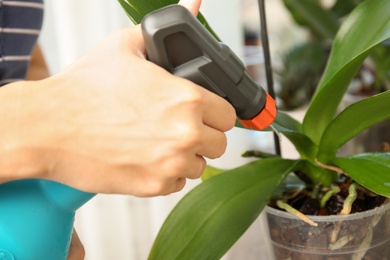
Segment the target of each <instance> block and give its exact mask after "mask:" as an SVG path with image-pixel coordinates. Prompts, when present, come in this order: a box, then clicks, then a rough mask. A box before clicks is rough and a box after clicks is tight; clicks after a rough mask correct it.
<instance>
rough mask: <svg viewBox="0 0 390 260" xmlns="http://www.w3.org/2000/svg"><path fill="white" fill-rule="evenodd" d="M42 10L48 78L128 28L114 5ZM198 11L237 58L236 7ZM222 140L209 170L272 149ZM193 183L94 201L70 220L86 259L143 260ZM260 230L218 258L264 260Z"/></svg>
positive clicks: (216, 0)
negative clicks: (156, 193) (222, 150)
mask: <svg viewBox="0 0 390 260" xmlns="http://www.w3.org/2000/svg"><path fill="white" fill-rule="evenodd" d="M140 1H142V0H140ZM45 4H46V14H45V20H44V28H43V32H42V35H41V37H40V44H41V46H42V47H43V50H44V54H45V56H46V59H47V62H48V64H49V66H50V70H51V72H52V73H56V72H58V71H59V70H61V69H62V68H64V67H65V66H67V65H68V64H69V63H71V62H72V61H74V60H75V59H76V58H77V57H80V56H81V55H82V54H83V53H84V52H86V51H87V50H88V49H90V48H91V47H93V46H94V45H95V44H96V43H97V42H99V41H100V40H101V39H102V38H103V37H104V36H105V35H106V34H107V33H108V32H110V31H112V30H114V29H116V28H120V27H125V26H131V22H130V21H129V19H128V18H127V16H126V15H125V14H124V12H123V10H122V9H121V7H120V5H119V3H118V2H117V1H116V0H82V1H80V0H66V1H64V0H45ZM201 10H202V12H203V13H204V14H205V16H206V18H207V19H208V21H209V22H210V24H211V25H212V27H213V28H214V29H215V30H216V32H217V33H218V34H219V36H220V37H221V38H222V39H223V41H224V42H225V43H227V44H228V45H229V46H230V47H231V48H232V49H233V50H234V51H235V52H236V53H237V54H238V55H239V56H241V52H242V48H241V46H242V41H243V40H242V28H241V26H240V16H239V10H240V1H239V0H204V1H203V5H202V9H201ZM102 66H104V64H102ZM228 138H229V146H228V150H227V153H226V154H225V155H224V156H223V157H222V158H221V159H218V160H214V161H209V163H210V164H211V165H214V166H218V167H223V168H231V167H234V166H237V165H240V164H243V163H245V162H247V161H248V160H244V159H242V158H241V157H240V153H241V152H242V151H243V150H245V149H248V148H258V147H259V146H261V147H263V148H264V147H272V143H271V142H272V139H271V138H269V136H267V135H265V134H262V133H254V132H250V133H249V134H248V133H247V132H243V131H242V130H240V129H234V130H232V131H230V132H229V133H228ZM198 183H199V181H192V182H189V183H188V185H187V187H186V188H185V189H184V190H183V191H182V192H179V193H177V194H172V195H170V196H166V197H158V198H150V199H140V198H134V197H131V196H119V195H101V194H100V195H97V196H96V197H95V198H93V199H92V200H91V201H90V202H88V203H87V204H86V205H84V206H83V207H82V208H81V209H80V210H79V211H78V212H77V215H76V223H75V226H76V229H77V230H78V233H79V235H80V237H81V240H82V241H83V244H84V246H85V248H86V253H87V257H86V259H87V260H92V259H93V260H108V259H119V260H121V259H134V260H138V259H146V258H147V255H148V252H149V250H150V247H151V245H152V243H153V240H154V238H155V236H156V234H157V232H158V230H159V228H160V227H161V224H162V223H163V221H164V219H165V218H166V216H167V215H168V213H169V212H170V210H171V209H172V208H173V207H174V205H175V204H176V202H177V201H178V200H179V199H180V198H181V197H182V196H183V195H184V194H185V193H186V192H188V191H189V190H190V189H191V188H193V187H194V186H195V185H197V184H198ZM262 225H263V222H260V221H258V222H256V223H255V224H254V226H253V227H251V229H250V230H249V231H248V232H247V234H246V235H245V236H244V237H243V238H242V239H241V240H240V241H239V243H238V244H237V245H236V246H235V247H234V248H233V249H232V250H231V251H230V252H229V253H228V255H226V256H225V257H224V258H225V259H246V260H248V259H270V258H269V257H268V255H267V253H268V251H267V250H265V248H266V241H265V240H264V234H263V233H262V232H263V231H262V230H263V229H262Z"/></svg>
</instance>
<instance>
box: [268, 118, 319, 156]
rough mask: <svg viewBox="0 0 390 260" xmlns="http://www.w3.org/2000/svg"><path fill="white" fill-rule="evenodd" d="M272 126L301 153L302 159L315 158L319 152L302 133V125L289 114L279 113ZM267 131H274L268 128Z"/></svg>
mask: <svg viewBox="0 0 390 260" xmlns="http://www.w3.org/2000/svg"><path fill="white" fill-rule="evenodd" d="M272 126H273V127H274V128H275V129H276V130H277V131H278V132H280V133H282V134H283V135H284V136H285V137H286V138H287V139H288V140H289V141H290V142H291V143H293V145H294V146H295V149H297V151H298V152H299V154H300V155H301V157H302V159H306V158H314V155H315V154H316V152H317V147H316V146H315V144H314V143H313V142H312V141H311V140H310V138H308V137H307V136H306V135H304V134H303V133H302V125H301V123H299V122H298V121H297V120H295V119H294V118H292V117H291V116H289V115H288V114H285V113H282V112H280V111H278V113H277V115H276V118H275V121H274V123H273V124H272ZM267 130H272V129H271V128H267Z"/></svg>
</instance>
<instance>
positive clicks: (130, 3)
mask: <svg viewBox="0 0 390 260" xmlns="http://www.w3.org/2000/svg"><path fill="white" fill-rule="evenodd" d="M118 2H119V4H120V5H121V6H122V8H123V10H124V11H125V13H126V14H127V16H128V17H129V18H130V20H131V21H132V22H133V23H134V24H139V23H141V21H142V18H143V17H144V16H145V15H147V14H148V13H150V12H152V11H154V10H157V9H159V8H161V7H164V6H167V5H172V4H177V3H178V2H179V1H178V0H141V1H140V0H118ZM197 18H198V20H199V21H200V22H201V23H202V24H203V26H204V27H206V29H207V30H208V31H209V32H210V33H211V34H212V35H213V36H214V37H215V38H216V39H217V40H220V39H219V38H218V36H217V34H216V33H215V32H214V31H213V29H212V28H211V27H210V26H209V24H208V23H207V21H206V19H205V18H204V17H203V15H202V14H201V13H199V14H198V17H197Z"/></svg>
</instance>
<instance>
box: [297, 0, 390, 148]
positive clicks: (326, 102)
mask: <svg viewBox="0 0 390 260" xmlns="http://www.w3.org/2000/svg"><path fill="white" fill-rule="evenodd" d="M389 13H390V1H388V0H370V1H364V2H363V3H362V4H360V5H359V6H358V7H357V8H355V9H354V11H353V12H352V13H351V14H350V16H349V17H348V18H347V19H346V20H345V22H344V23H343V25H342V26H341V28H340V30H339V31H338V33H337V35H336V38H335V41H334V43H333V47H332V51H331V55H330V58H329V61H328V64H327V67H326V70H325V72H324V74H323V77H322V79H321V82H320V84H319V86H318V88H317V91H316V93H315V95H314V97H313V100H312V102H311V104H310V106H309V109H308V111H307V113H306V116H305V119H304V121H303V130H304V133H306V134H307V135H308V136H309V137H310V139H312V140H313V141H314V143H316V144H319V142H320V140H321V137H322V134H323V132H324V131H325V129H326V128H327V126H328V124H329V123H330V121H331V120H332V119H333V117H334V115H335V113H336V110H337V108H338V106H339V103H340V101H341V99H342V97H343V95H344V93H345V91H346V89H347V88H348V86H349V84H350V82H351V80H352V78H353V77H354V76H355V73H356V72H357V70H358V69H359V67H360V65H361V63H362V62H363V60H364V59H365V58H366V57H367V55H368V53H369V51H370V50H371V49H372V48H374V47H375V46H377V45H378V44H380V43H381V42H383V41H384V40H386V39H388V38H389V37H390V15H389Z"/></svg>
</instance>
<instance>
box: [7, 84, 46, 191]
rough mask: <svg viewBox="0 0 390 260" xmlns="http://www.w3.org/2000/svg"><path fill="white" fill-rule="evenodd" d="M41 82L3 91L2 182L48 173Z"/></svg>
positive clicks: (12, 85)
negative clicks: (43, 131) (43, 130)
mask: <svg viewBox="0 0 390 260" xmlns="http://www.w3.org/2000/svg"><path fill="white" fill-rule="evenodd" d="M41 83H42V82H41V81H34V82H28V81H24V82H16V83H12V84H9V85H6V86H4V87H2V88H0V104H1V108H0V120H1V124H0V133H1V134H0V183H3V182H7V181H12V180H18V179H25V178H40V177H43V176H44V174H45V165H44V162H45V160H44V159H42V157H45V156H46V154H45V151H43V150H44V149H43V147H45V145H44V143H43V141H44V139H42V136H43V135H45V133H42V131H41V130H42V129H44V124H42V123H43V122H44V121H45V118H44V117H43V114H44V113H42V107H44V105H45V104H44V97H43V96H42V87H41V86H40V84H41ZM47 137H48V136H47ZM48 138H49V137H48Z"/></svg>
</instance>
